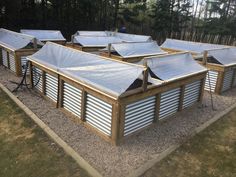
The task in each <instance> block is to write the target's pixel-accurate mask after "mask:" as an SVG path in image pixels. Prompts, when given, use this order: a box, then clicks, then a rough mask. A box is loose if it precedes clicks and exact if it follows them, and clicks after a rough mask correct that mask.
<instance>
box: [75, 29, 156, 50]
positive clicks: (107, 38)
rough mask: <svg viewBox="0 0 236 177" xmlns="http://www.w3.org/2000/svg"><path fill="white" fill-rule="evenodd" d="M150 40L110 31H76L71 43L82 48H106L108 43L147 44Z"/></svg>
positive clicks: (142, 36) (140, 36) (145, 37)
mask: <svg viewBox="0 0 236 177" xmlns="http://www.w3.org/2000/svg"><path fill="white" fill-rule="evenodd" d="M151 39H152V38H151V37H150V36H144V35H135V34H126V33H117V32H111V31H77V33H76V34H75V36H74V41H73V42H74V43H79V44H81V45H82V46H84V47H106V46H107V45H108V44H109V43H118V42H147V41H151Z"/></svg>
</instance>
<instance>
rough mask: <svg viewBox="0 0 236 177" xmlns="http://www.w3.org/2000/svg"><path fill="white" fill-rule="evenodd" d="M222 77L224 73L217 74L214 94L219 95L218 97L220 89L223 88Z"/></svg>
mask: <svg viewBox="0 0 236 177" xmlns="http://www.w3.org/2000/svg"><path fill="white" fill-rule="evenodd" d="M224 75H225V72H219V73H218V77H217V82H216V88H215V92H216V93H217V94H219V95H220V94H221V93H222V87H223V82H224Z"/></svg>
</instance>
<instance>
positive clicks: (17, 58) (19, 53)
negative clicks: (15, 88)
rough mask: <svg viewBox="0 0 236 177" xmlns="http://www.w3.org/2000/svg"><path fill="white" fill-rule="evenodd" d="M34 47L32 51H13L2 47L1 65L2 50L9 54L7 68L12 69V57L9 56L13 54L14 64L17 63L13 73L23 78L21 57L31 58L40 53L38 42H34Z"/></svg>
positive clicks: (0, 48)
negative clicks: (30, 56)
mask: <svg viewBox="0 0 236 177" xmlns="http://www.w3.org/2000/svg"><path fill="white" fill-rule="evenodd" d="M33 45H34V47H33V48H32V49H18V50H12V49H10V48H8V47H5V46H3V45H0V50H1V60H0V61H1V62H0V64H1V65H3V63H2V60H3V59H2V50H5V51H6V52H7V63H8V66H7V68H8V69H10V57H9V54H12V55H13V56H14V63H15V69H14V70H15V71H12V70H11V71H12V72H13V73H14V74H15V75H16V76H18V77H19V76H22V64H21V61H22V60H21V57H25V56H29V55H32V54H34V53H35V52H37V51H38V49H37V44H36V41H35V40H34V44H33Z"/></svg>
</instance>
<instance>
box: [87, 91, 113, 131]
mask: <svg viewBox="0 0 236 177" xmlns="http://www.w3.org/2000/svg"><path fill="white" fill-rule="evenodd" d="M85 119H86V122H87V123H88V124H90V125H92V126H93V127H95V128H97V129H98V130H99V131H101V132H103V133H104V134H106V135H108V136H111V120H112V105H110V104H108V103H106V102H104V101H102V100H100V99H98V98H96V97H94V96H92V95H90V94H87V100H86V111H85Z"/></svg>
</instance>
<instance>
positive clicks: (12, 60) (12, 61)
mask: <svg viewBox="0 0 236 177" xmlns="http://www.w3.org/2000/svg"><path fill="white" fill-rule="evenodd" d="M9 64H10V70H11V71H13V72H16V62H15V57H14V55H13V54H11V53H9Z"/></svg>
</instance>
